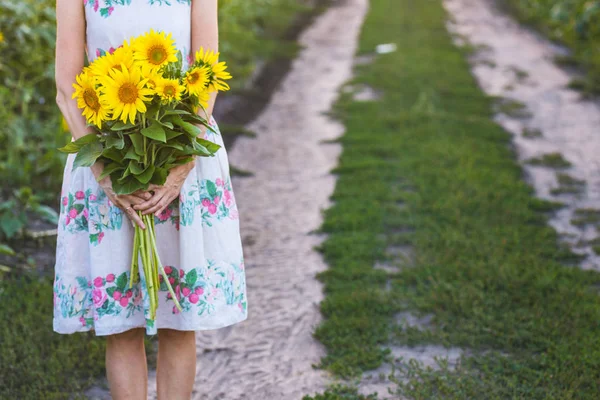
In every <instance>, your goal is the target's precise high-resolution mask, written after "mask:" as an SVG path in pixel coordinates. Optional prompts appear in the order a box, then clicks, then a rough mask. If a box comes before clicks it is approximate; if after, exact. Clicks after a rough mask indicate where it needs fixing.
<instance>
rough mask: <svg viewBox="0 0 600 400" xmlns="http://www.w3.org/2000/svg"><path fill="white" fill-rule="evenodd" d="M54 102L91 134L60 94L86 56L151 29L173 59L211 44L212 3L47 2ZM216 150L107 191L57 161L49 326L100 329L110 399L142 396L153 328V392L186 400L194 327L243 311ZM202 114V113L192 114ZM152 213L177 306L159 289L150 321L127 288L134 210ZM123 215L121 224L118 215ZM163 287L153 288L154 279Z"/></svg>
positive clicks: (224, 321) (221, 322)
mask: <svg viewBox="0 0 600 400" xmlns="http://www.w3.org/2000/svg"><path fill="white" fill-rule="evenodd" d="M56 14H57V15H56V16H57V40H56V85H57V97H56V101H57V104H58V106H59V108H60V110H61V112H62V114H63V116H64V117H65V119H66V121H67V123H68V125H69V127H70V129H71V132H72V135H73V138H74V139H78V138H80V137H82V136H83V135H86V134H90V133H91V130H90V128H88V127H87V126H86V121H85V119H84V117H83V116H82V115H81V110H79V109H78V108H77V103H76V101H75V100H73V99H72V98H71V95H72V93H73V87H72V84H73V83H74V82H75V76H76V75H77V74H78V73H80V72H81V70H82V67H83V66H84V52H85V53H87V57H88V59H89V60H90V61H92V60H93V59H94V58H96V57H98V56H102V55H108V56H111V54H112V51H114V49H115V48H117V47H119V46H120V45H121V44H122V43H123V41H124V40H125V39H130V38H131V37H134V36H139V35H142V34H144V33H146V32H149V31H150V29H154V30H155V31H163V32H166V33H171V34H172V38H173V39H174V40H175V45H176V47H177V49H179V50H181V52H182V54H183V55H184V57H183V58H184V65H183V68H186V67H187V65H188V64H189V63H190V62H191V60H190V58H193V57H194V54H195V52H196V51H197V50H198V49H200V47H203V48H205V49H212V50H215V51H217V42H218V28H217V0H193V1H191V0H83V1H82V0H57V6H56ZM215 97H216V96H215V94H213V95H212V97H211V100H210V102H209V107H208V108H207V112H208V115H205V117H208V118H209V120H210V123H211V125H212V126H213V127H214V129H215V130H216V132H217V133H213V132H211V131H208V130H204V135H205V138H207V139H209V140H212V141H214V142H216V143H218V144H219V145H221V146H222V147H221V149H219V151H218V152H217V153H216V156H215V157H208V158H207V157H199V158H197V159H196V160H195V161H193V162H190V163H189V164H186V165H183V166H180V167H177V168H175V169H173V170H171V172H170V173H169V176H168V179H167V181H166V183H165V184H164V185H163V186H152V187H150V188H149V190H148V191H138V192H136V193H134V194H132V195H116V194H115V193H114V191H113V190H112V185H111V181H110V178H106V179H103V180H101V181H97V177H99V176H100V174H101V172H102V169H103V166H102V165H101V164H99V163H96V164H95V165H93V166H92V167H89V168H81V167H80V168H76V169H75V170H72V166H73V160H74V155H72V154H71V155H69V157H68V159H67V163H66V166H65V171H64V177H63V179H64V180H63V186H62V195H61V203H60V204H61V212H60V220H59V226H58V243H57V250H56V269H55V273H56V275H55V281H54V282H55V283H54V330H55V331H56V332H59V333H63V334H70V333H74V332H82V331H89V330H94V331H95V333H96V335H105V336H106V337H107V341H106V369H107V376H108V381H109V384H110V388H111V393H112V396H113V398H114V399H117V400H119V399H128V400H129V399H146V391H147V366H146V355H145V352H144V332H146V333H148V334H155V333H158V337H159V350H158V367H157V386H158V387H157V390H158V398H159V399H165V400H167V399H168V400H177V399H189V398H190V396H191V393H192V387H193V383H194V377H195V369H196V347H195V336H194V335H195V331H196V330H205V329H217V328H221V327H224V326H228V325H231V324H235V323H237V322H240V321H243V320H245V319H246V318H247V302H246V283H245V273H244V263H243V253H242V245H241V240H240V234H239V221H238V212H237V206H236V203H235V198H234V196H233V191H232V188H231V182H230V176H229V165H228V162H227V153H226V151H225V148H224V147H223V141H222V139H221V136H220V134H219V133H218V127H217V125H216V123H215V121H214V119H213V118H212V116H211V113H212V110H213V106H214V102H215ZM201 112H202V111H201ZM138 210H139V211H142V212H143V213H144V214H149V213H152V214H154V218H155V221H156V236H157V241H158V251H159V254H160V259H161V261H162V262H163V265H164V266H165V271H166V272H167V274H168V275H169V281H170V282H171V283H172V285H173V287H175V290H176V293H177V296H178V297H179V300H180V303H181V305H182V307H183V311H182V312H179V310H178V309H177V308H175V307H174V305H173V299H172V298H171V296H170V295H169V294H168V292H167V291H166V290H165V291H161V292H160V293H159V306H158V310H157V314H156V320H155V322H154V323H153V322H152V321H150V320H148V319H147V317H148V307H149V300H148V297H147V291H146V288H145V286H143V284H144V280H143V279H142V281H141V282H140V283H138V284H135V285H134V286H133V288H131V289H130V288H129V286H128V285H127V284H125V282H129V269H130V264H131V255H132V242H133V233H134V228H133V224H134V223H135V224H138V225H139V226H140V227H142V228H145V226H144V224H143V223H142V221H141V219H140V218H139V216H138V215H137V213H136V211H138ZM127 219H129V220H130V221H131V223H129V222H128V221H127ZM163 286H164V285H163Z"/></svg>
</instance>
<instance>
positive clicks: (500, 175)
mask: <svg viewBox="0 0 600 400" xmlns="http://www.w3.org/2000/svg"><path fill="white" fill-rule="evenodd" d="M440 3H441V2H440V1H439V0H427V1H421V2H415V1H411V0H373V1H372V2H371V9H370V12H369V15H368V17H367V20H366V23H365V25H364V27H363V31H362V34H361V38H360V53H361V54H366V53H370V52H372V51H373V49H374V47H375V45H376V44H378V43H387V42H395V43H396V44H397V45H398V51H397V52H395V53H391V54H385V55H379V56H377V58H376V59H375V61H374V62H373V64H371V65H365V66H358V67H357V68H356V75H355V79H354V82H351V83H353V84H365V85H369V86H371V87H373V88H374V89H375V90H378V91H380V92H381V93H382V98H381V99H380V100H379V101H378V102H354V101H352V99H351V98H350V96H348V95H343V94H342V95H341V97H340V99H339V101H338V103H337V105H336V108H335V111H334V114H335V115H336V116H337V117H338V118H339V119H340V120H341V121H342V122H343V123H344V124H345V126H346V128H347V131H346V133H345V135H344V136H343V137H342V138H341V143H342V144H343V153H342V155H341V158H340V165H339V167H338V168H337V169H336V170H335V172H336V173H337V174H338V177H339V179H338V182H337V185H336V188H335V191H334V194H333V200H334V205H333V206H332V207H331V208H329V209H328V210H327V211H326V212H325V221H324V223H323V225H322V231H323V232H326V233H328V238H327V240H326V241H325V242H324V243H323V244H322V245H321V247H320V249H321V251H322V253H323V255H324V257H325V259H326V261H327V262H328V264H329V269H328V270H327V271H325V272H323V273H321V274H319V276H318V277H319V279H320V280H321V281H322V282H323V283H324V289H325V293H326V298H325V299H324V301H323V302H322V303H321V311H322V314H323V316H324V321H323V322H322V323H321V325H319V326H318V327H317V329H316V331H315V334H314V335H315V337H316V338H317V339H319V340H320V341H321V342H322V343H323V344H324V345H325V346H326V348H327V356H325V357H324V358H323V359H322V360H321V364H320V367H323V368H327V369H328V370H330V371H332V372H333V373H335V374H336V375H338V376H341V377H354V376H357V375H358V374H360V372H361V371H365V370H369V369H373V368H375V367H377V366H379V365H380V364H381V363H382V362H383V361H384V359H385V358H386V350H385V348H386V346H387V345H390V344H402V345H414V344H443V345H446V346H455V347H460V348H463V349H465V350H467V351H468V353H467V354H469V355H465V356H463V358H462V360H461V362H460V363H459V366H458V367H457V368H456V369H451V368H447V367H446V368H444V367H442V368H441V369H438V370H429V369H424V368H420V367H419V366H417V365H415V364H404V365H400V366H399V369H398V370H397V372H396V376H397V382H398V391H399V395H400V394H402V395H405V396H408V397H409V398H416V399H442V398H443V399H596V398H597V393H598V390H599V389H600V335H598V332H599V329H600V298H599V297H598V289H597V284H598V283H600V275H598V274H597V273H594V272H590V271H583V270H580V269H578V268H575V267H567V266H566V265H565V264H566V263H572V262H573V261H574V260H578V258H577V257H576V256H575V255H574V254H573V253H572V252H571V251H570V250H568V249H566V248H564V247H563V246H561V245H559V244H558V243H559V242H558V236H557V233H556V232H555V231H554V230H553V229H552V228H551V227H549V226H548V224H547V218H548V214H549V213H551V212H552V211H553V210H556V209H558V208H560V207H561V206H562V205H561V204H560V203H553V202H547V201H544V200H540V199H537V198H535V197H534V191H533V189H532V188H531V187H530V186H528V185H527V184H526V183H525V182H524V180H523V176H524V172H523V169H522V167H521V166H519V165H518V163H517V158H516V154H515V153H514V152H513V147H512V146H511V135H510V134H509V133H507V132H505V131H504V130H502V129H501V128H500V127H499V126H498V125H496V124H495V123H493V122H492V110H493V108H494V105H495V101H494V99H492V98H489V97H487V96H485V95H484V94H483V93H482V92H481V90H480V89H479V88H478V86H477V84H476V82H475V80H474V79H473V77H472V76H471V74H470V72H469V66H468V64H467V62H466V60H465V57H464V53H463V52H462V51H461V50H460V49H458V48H456V47H455V46H454V45H453V44H452V41H451V39H450V37H449V35H448V33H447V32H446V30H445V21H446V17H447V16H446V14H445V12H444V10H443V8H442V6H441V4H440ZM561 166H562V165H561ZM406 243H409V244H411V245H412V246H413V249H414V254H415V257H414V265H413V266H412V267H403V268H401V270H400V272H398V273H396V274H388V273H386V272H384V271H382V270H378V269H374V268H373V265H374V264H375V262H376V261H378V260H383V259H385V258H386V248H388V247H390V246H395V245H400V244H406ZM388 281H391V290H386V289H385V287H386V283H387V282H388ZM399 311H412V312H414V313H415V314H417V315H422V314H431V315H433V319H432V322H431V326H429V327H428V330H427V331H421V330H418V329H417V328H408V327H398V326H395V325H394V322H393V316H394V315H395V314H396V313H397V312H399ZM330 398H332V399H341V398H343V397H340V396H338V397H330Z"/></svg>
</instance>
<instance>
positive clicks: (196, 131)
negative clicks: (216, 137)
mask: <svg viewBox="0 0 600 400" xmlns="http://www.w3.org/2000/svg"><path fill="white" fill-rule="evenodd" d="M171 120H172V122H173V123H174V124H175V125H177V126H180V127H181V128H183V130H184V131H185V132H186V133H187V134H188V135H190V136H192V137H197V136H198V135H200V134H201V133H202V131H201V130H200V128H198V127H197V126H196V125H194V124H191V123H189V122H186V121H184V120H183V119H181V117H180V116H178V115H176V116H173V117H171Z"/></svg>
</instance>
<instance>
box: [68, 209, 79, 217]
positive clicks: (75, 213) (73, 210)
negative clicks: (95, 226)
mask: <svg viewBox="0 0 600 400" xmlns="http://www.w3.org/2000/svg"><path fill="white" fill-rule="evenodd" d="M69 217H71V218H77V210H76V209H74V208H71V209H70V210H69Z"/></svg>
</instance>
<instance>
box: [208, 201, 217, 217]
mask: <svg viewBox="0 0 600 400" xmlns="http://www.w3.org/2000/svg"><path fill="white" fill-rule="evenodd" d="M208 212H209V213H211V214H214V213H216V212H217V205H216V204H215V203H210V204H209V205H208Z"/></svg>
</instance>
